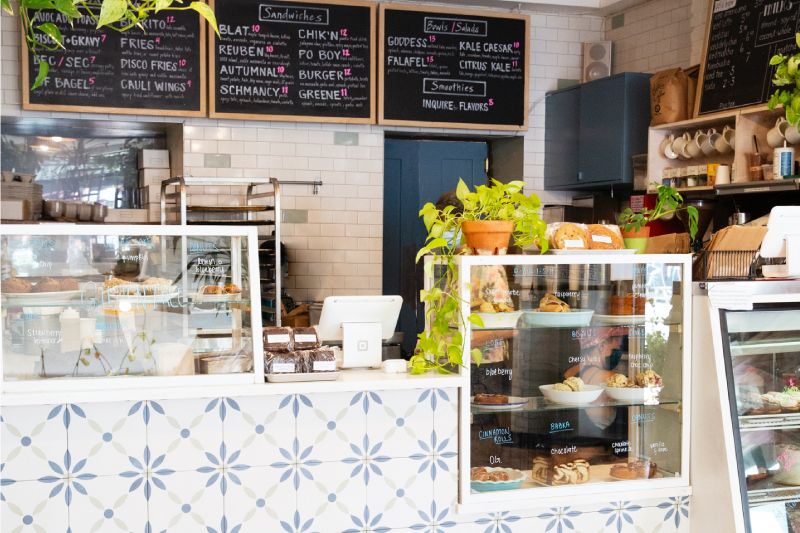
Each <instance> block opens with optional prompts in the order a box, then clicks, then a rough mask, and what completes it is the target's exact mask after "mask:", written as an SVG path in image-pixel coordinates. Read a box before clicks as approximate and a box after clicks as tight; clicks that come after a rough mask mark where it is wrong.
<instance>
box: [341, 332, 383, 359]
mask: <svg viewBox="0 0 800 533" xmlns="http://www.w3.org/2000/svg"><path fill="white" fill-rule="evenodd" d="M382 331H383V330H382V328H381V323H380V322H343V323H342V353H343V355H342V367H343V368H364V367H378V366H381V361H382V360H383V345H382V343H381V333H382Z"/></svg>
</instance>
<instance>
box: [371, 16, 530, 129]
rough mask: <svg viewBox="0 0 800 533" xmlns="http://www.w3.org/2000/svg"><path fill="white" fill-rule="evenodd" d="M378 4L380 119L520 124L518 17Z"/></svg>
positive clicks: (524, 77)
mask: <svg viewBox="0 0 800 533" xmlns="http://www.w3.org/2000/svg"><path fill="white" fill-rule="evenodd" d="M416 9H418V6H417V7H416V8H415V7H411V6H406V5H400V4H384V5H381V12H380V31H381V37H380V39H381V42H380V54H379V56H380V87H379V89H378V91H379V112H378V122H379V123H380V124H390V125H391V124H394V125H414V126H441V127H457V128H479V129H498V130H524V129H526V128H527V124H528V36H529V19H528V17H527V16H525V15H512V14H505V13H504V14H502V15H494V14H492V13H490V12H486V11H475V10H464V9H458V10H454V9H445V8H433V7H430V8H429V7H426V8H425V10H424V11H418V10H416Z"/></svg>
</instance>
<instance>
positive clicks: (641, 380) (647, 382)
mask: <svg viewBox="0 0 800 533" xmlns="http://www.w3.org/2000/svg"><path fill="white" fill-rule="evenodd" d="M662 384H663V382H662V380H661V376H659V375H658V374H656V372H655V370H645V371H644V372H637V373H636V385H637V386H638V387H660V386H661V385H662Z"/></svg>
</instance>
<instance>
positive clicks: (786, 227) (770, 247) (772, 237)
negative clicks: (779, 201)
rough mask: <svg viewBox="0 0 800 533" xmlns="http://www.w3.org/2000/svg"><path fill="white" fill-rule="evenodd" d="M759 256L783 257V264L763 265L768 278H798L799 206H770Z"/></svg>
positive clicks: (799, 268)
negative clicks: (770, 209) (765, 232)
mask: <svg viewBox="0 0 800 533" xmlns="http://www.w3.org/2000/svg"><path fill="white" fill-rule="evenodd" d="M761 257H785V258H786V264H785V265H764V266H763V267H762V270H763V272H764V276H765V277H769V278H800V206H794V205H781V206H776V207H773V208H772V211H770V214H769V223H768V224H767V234H766V235H765V236H764V241H763V242H762V243H761Z"/></svg>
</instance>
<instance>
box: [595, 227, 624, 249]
mask: <svg viewBox="0 0 800 533" xmlns="http://www.w3.org/2000/svg"><path fill="white" fill-rule="evenodd" d="M586 231H587V232H588V233H589V249H590V250H621V249H623V248H624V247H625V243H624V242H623V241H622V238H621V237H620V236H619V235H618V234H617V232H616V231H614V230H612V229H609V228H607V227H605V226H604V225H602V224H589V225H588V226H587V227H586Z"/></svg>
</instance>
